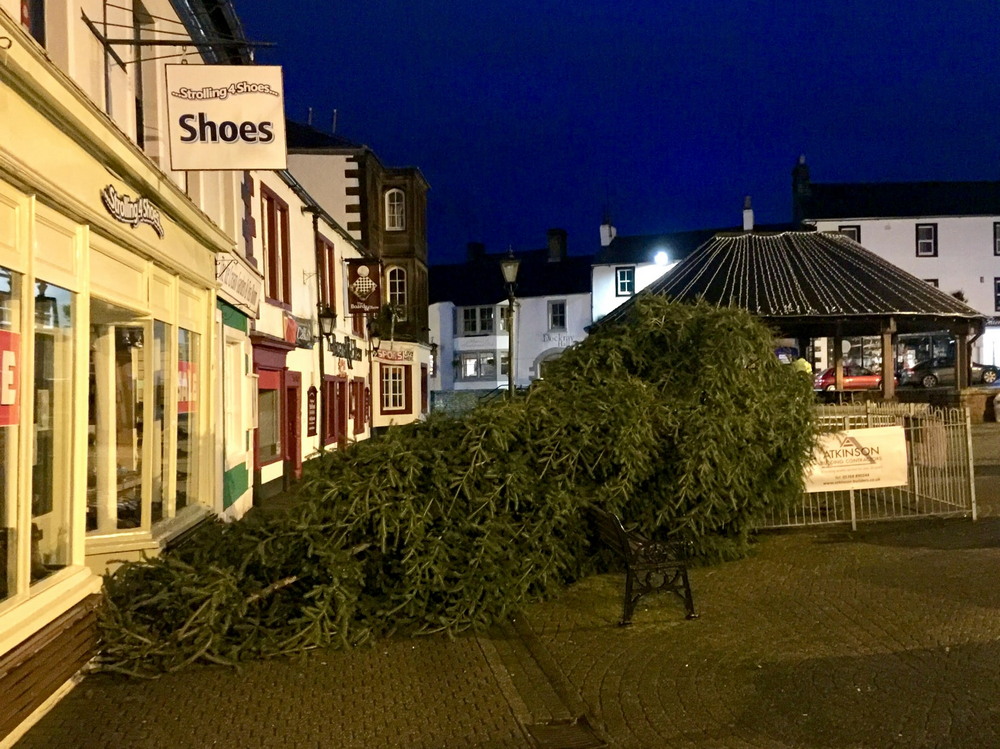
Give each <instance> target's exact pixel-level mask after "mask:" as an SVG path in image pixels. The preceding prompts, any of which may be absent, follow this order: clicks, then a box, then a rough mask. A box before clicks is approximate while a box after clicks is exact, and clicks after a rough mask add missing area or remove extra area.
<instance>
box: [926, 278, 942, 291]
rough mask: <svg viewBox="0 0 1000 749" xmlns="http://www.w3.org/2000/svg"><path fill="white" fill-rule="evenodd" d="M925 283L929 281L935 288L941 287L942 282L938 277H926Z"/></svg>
mask: <svg viewBox="0 0 1000 749" xmlns="http://www.w3.org/2000/svg"><path fill="white" fill-rule="evenodd" d="M924 283H929V284H930V285H931V286H933V287H934V288H935V289H937V288H940V282H939V280H938V279H936V278H925V279H924Z"/></svg>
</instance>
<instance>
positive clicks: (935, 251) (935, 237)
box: [914, 223, 938, 257]
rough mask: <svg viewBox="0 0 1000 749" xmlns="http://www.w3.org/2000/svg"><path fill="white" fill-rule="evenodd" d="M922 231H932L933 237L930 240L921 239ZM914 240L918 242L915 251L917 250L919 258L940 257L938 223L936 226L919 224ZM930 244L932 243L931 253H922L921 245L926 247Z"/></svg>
mask: <svg viewBox="0 0 1000 749" xmlns="http://www.w3.org/2000/svg"><path fill="white" fill-rule="evenodd" d="M921 229H930V230H931V237H930V239H921V238H920V230H921ZM914 239H915V242H916V244H915V250H916V256H917V257H937V256H938V225H937V224H936V223H935V224H917V225H916V228H915V233H914ZM928 242H929V243H930V251H929V252H928V251H921V249H920V247H921V245H922V244H923V245H926V244H927V243H928Z"/></svg>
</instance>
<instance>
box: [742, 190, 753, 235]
mask: <svg viewBox="0 0 1000 749" xmlns="http://www.w3.org/2000/svg"><path fill="white" fill-rule="evenodd" d="M743 231H753V208H751V207H750V196H749V195H747V196H746V197H745V198H743Z"/></svg>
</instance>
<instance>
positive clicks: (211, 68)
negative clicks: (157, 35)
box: [164, 65, 288, 171]
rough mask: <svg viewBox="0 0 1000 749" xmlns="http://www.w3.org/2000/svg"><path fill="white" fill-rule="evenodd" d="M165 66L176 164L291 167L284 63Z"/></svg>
mask: <svg viewBox="0 0 1000 749" xmlns="http://www.w3.org/2000/svg"><path fill="white" fill-rule="evenodd" d="M164 67H165V68H166V71H167V119H168V122H169V126H168V131H169V138H170V168H171V169H175V170H177V171H213V170H220V169H237V170H243V169H285V168H286V167H287V165H288V155H287V151H286V148H285V104H284V96H283V93H282V85H281V68H280V67H278V66H263V65H166V66H164Z"/></svg>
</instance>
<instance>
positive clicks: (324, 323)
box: [316, 304, 337, 455]
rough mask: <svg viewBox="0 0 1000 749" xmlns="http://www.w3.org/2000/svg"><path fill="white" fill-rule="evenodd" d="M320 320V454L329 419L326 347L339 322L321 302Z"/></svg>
mask: <svg viewBox="0 0 1000 749" xmlns="http://www.w3.org/2000/svg"><path fill="white" fill-rule="evenodd" d="M316 319H317V320H319V342H320V343H319V389H320V394H321V398H320V402H321V403H322V407H321V408H320V409H319V452H320V455H322V454H323V452H324V451H325V450H326V419H327V413H326V411H327V402H326V398H327V387H326V371H325V367H326V364H325V360H326V348H327V345H328V343H329V341H330V339H331V338H333V326H334V323H336V322H337V315H336V314H335V313H334V311H333V310H332V309H330V308H329V307H327V306H325V305H323V304H321V305H320V306H319V310H318V311H317V313H316Z"/></svg>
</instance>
